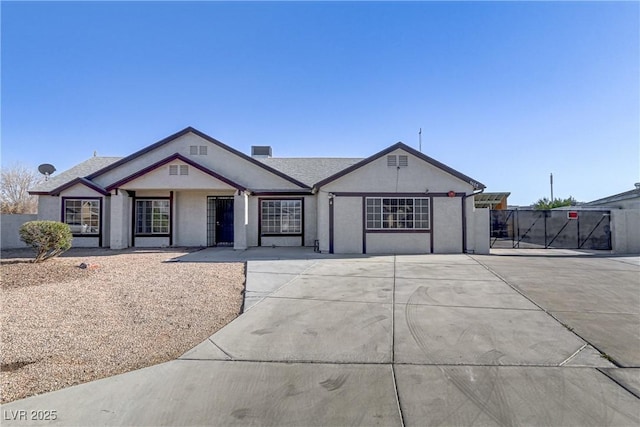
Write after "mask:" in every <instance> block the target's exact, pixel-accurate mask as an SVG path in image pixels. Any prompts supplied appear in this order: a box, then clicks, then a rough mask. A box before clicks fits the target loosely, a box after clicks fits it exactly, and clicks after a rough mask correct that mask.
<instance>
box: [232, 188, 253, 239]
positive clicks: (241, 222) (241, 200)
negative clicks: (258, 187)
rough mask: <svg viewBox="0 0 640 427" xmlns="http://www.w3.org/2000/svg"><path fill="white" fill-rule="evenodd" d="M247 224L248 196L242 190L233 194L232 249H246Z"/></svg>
mask: <svg viewBox="0 0 640 427" xmlns="http://www.w3.org/2000/svg"><path fill="white" fill-rule="evenodd" d="M248 225H249V196H248V195H247V193H246V192H244V191H240V190H238V191H236V193H235V194H234V195H233V249H239V250H244V249H247V227H248Z"/></svg>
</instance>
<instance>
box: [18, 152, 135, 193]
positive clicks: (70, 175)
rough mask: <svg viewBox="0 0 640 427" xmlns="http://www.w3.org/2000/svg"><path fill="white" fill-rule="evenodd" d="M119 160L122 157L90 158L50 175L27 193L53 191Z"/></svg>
mask: <svg viewBox="0 0 640 427" xmlns="http://www.w3.org/2000/svg"><path fill="white" fill-rule="evenodd" d="M120 159H122V157H91V158H89V159H88V160H85V161H84V162H82V163H80V164H77V165H75V166H74V167H72V168H71V169H67V170H66V171H64V172H61V173H60V174H54V175H52V176H51V177H49V179H48V180H46V181H42V182H41V183H39V184H38V185H36V186H35V187H34V188H30V189H29V191H32V192H35V193H41V192H49V191H51V190H55V189H56V188H58V187H60V186H62V185H64V184H66V183H68V182H70V181H73V180H74V179H76V178H84V177H85V176H87V175H90V174H92V173H94V172H96V171H98V170H100V169H102V168H104V167H107V166H109V165H110V164H112V163H115V162H117V161H118V160H120Z"/></svg>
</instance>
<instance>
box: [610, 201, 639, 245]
mask: <svg viewBox="0 0 640 427" xmlns="http://www.w3.org/2000/svg"><path fill="white" fill-rule="evenodd" d="M611 244H612V248H613V252H614V253H617V254H640V209H616V210H612V211H611Z"/></svg>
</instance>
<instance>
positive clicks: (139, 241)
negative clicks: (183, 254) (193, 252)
mask: <svg viewBox="0 0 640 427" xmlns="http://www.w3.org/2000/svg"><path fill="white" fill-rule="evenodd" d="M135 246H136V248H163V247H167V246H169V238H168V237H136V245H135Z"/></svg>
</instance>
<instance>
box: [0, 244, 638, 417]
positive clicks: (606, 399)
mask: <svg viewBox="0 0 640 427" xmlns="http://www.w3.org/2000/svg"><path fill="white" fill-rule="evenodd" d="M267 250H268V249H267ZM267 250H265V251H262V252H260V251H258V252H255V253H256V254H262V255H264V254H268V253H269V252H267ZM201 252H202V253H201V254H200V255H201V259H200V261H202V260H207V257H213V255H211V254H212V253H213V252H206V251H201ZM249 252H250V251H247V252H246V253H242V254H237V253H234V254H235V255H233V256H238V257H240V256H245V257H249V258H251V259H253V260H250V261H248V263H247V297H246V307H245V310H246V311H245V313H244V314H243V315H241V316H240V317H238V318H237V319H236V320H234V321H233V322H232V323H230V324H229V325H228V326H226V327H225V328H223V329H221V330H220V331H219V332H218V333H216V334H215V335H213V336H212V337H210V338H209V339H208V340H207V341H205V342H203V343H202V344H200V345H199V346H197V347H196V348H194V349H192V350H191V351H189V352H187V353H186V354H185V355H183V356H182V357H181V358H180V359H179V360H176V361H172V362H168V363H164V364H161V365H157V366H153V367H150V368H146V369H142V370H139V371H135V372H131V373H127V374H123V375H119V376H116V377H112V378H108V379H104V380H100V381H95V382H92V383H88V384H84V385H80V386H76V387H71V388H69V389H66V390H61V391H57V392H53V393H49V394H45V395H42V396H35V397H32V398H29V399H24V400H21V401H16V402H13V403H11V404H8V405H4V406H3V407H2V416H3V424H6V425H43V424H44V425H46V424H47V423H43V422H42V421H39V420H34V419H33V418H32V417H30V415H32V412H31V411H32V410H35V411H46V410H55V411H56V420H55V421H52V422H50V423H51V424H60V425H278V426H282V425H290V426H307V425H317V426H346V425H362V426H371V425H382V426H403V425H406V426H423V425H554V426H555V425H563V426H565V425H576V426H587V425H594V426H605V425H620V426H629V425H639V424H640V399H639V396H640V361H639V360H638V357H639V356H638V355H639V354H640V336H639V333H640V332H639V331H640V328H639V327H638V325H639V322H640V265H639V263H638V258H628V259H627V258H605V257H598V256H590V255H580V256H578V255H577V254H575V253H563V252H546V253H544V254H543V256H538V255H537V254H536V253H534V252H530V253H529V255H528V256H523V255H524V254H526V252H525V251H522V252H518V253H516V254H517V255H513V253H509V252H503V253H502V255H503V256H495V255H494V256H467V255H425V256H409V255H404V256H393V255H390V256H371V257H365V256H360V257H352V258H347V257H342V258H339V257H337V256H321V255H317V254H313V253H311V252H297V253H298V258H299V259H291V257H288V259H280V260H278V259H277V258H279V257H277V256H254V257H250V256H249V255H250V254H249ZM220 253H222V252H220ZM224 253H226V254H227V255H224V256H227V257H229V256H230V255H229V253H232V252H224ZM273 253H275V252H271V254H273ZM301 254H302V255H301ZM305 254H306V255H305ZM552 254H555V255H560V256H549V255H552ZM209 260H210V261H211V260H214V259H209ZM185 261H191V262H196V261H198V259H195V258H192V259H186V260H185ZM604 353H606V355H605V354H604ZM620 366H623V367H624V368H623V367H620ZM20 411H25V414H26V420H19V419H16V418H18V417H19V416H20V414H22V412H20ZM35 414H36V415H37V412H36V413H35Z"/></svg>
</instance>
